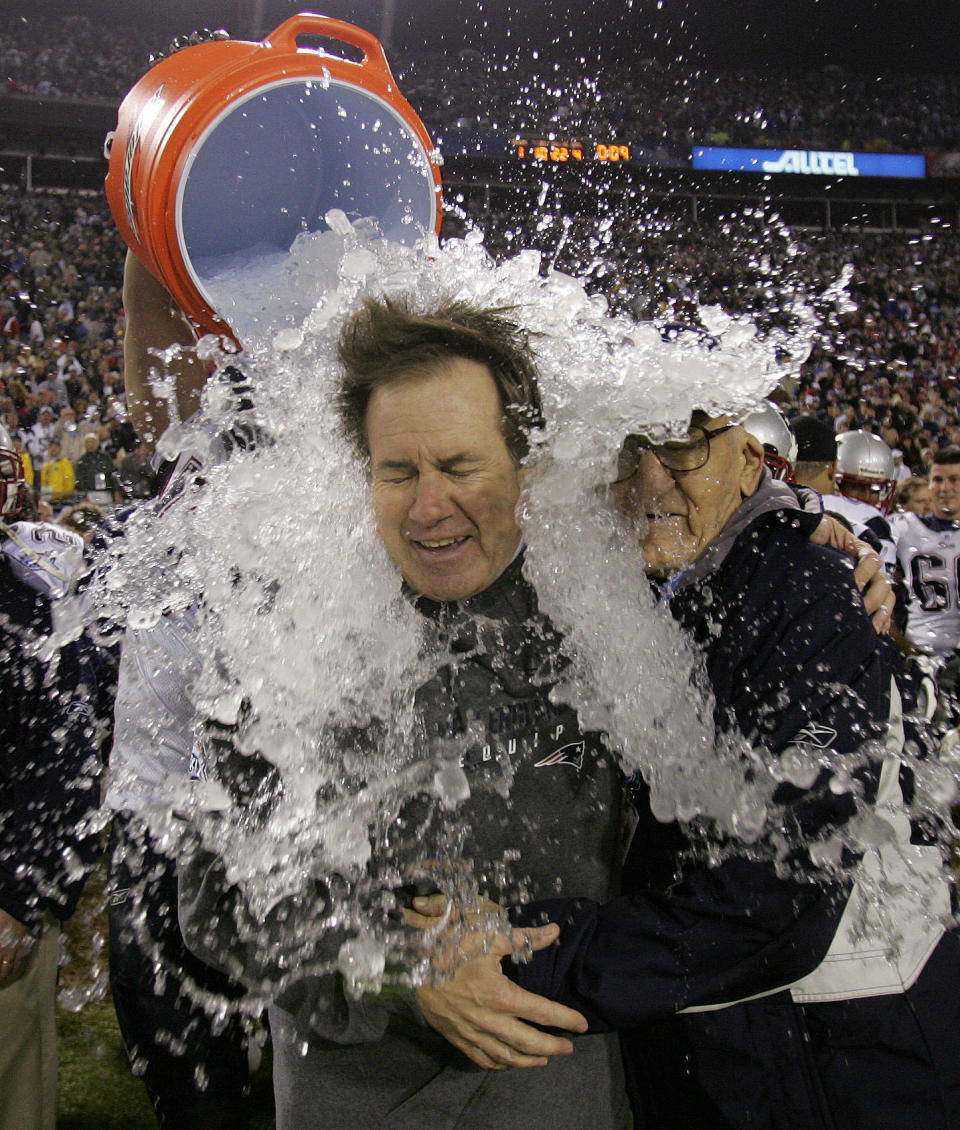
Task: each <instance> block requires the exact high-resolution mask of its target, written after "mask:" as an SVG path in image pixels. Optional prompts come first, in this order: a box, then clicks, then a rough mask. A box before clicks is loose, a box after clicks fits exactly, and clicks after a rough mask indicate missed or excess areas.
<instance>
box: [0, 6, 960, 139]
mask: <svg viewBox="0 0 960 1130" xmlns="http://www.w3.org/2000/svg"><path fill="white" fill-rule="evenodd" d="M169 46H170V37H169V36H164V35H163V34H162V33H157V32H154V33H151V34H147V33H145V32H144V31H143V30H142V28H141V27H138V25H137V23H136V22H131V23H130V24H128V25H123V24H122V23H120V24H118V25H117V26H116V27H114V28H113V31H112V34H111V35H110V36H109V37H107V36H104V35H103V33H102V29H101V28H99V27H98V26H97V25H96V23H95V22H94V21H93V20H91V19H89V18H88V17H86V16H79V15H77V16H71V17H69V18H67V19H66V20H55V19H52V18H49V17H44V16H42V15H37V16H32V17H31V18H30V19H29V20H25V19H23V18H21V17H15V16H11V15H7V16H0V80H2V81H3V82H4V83H5V85H6V89H7V91H8V92H9V93H12V94H23V95H36V94H42V95H45V96H51V97H57V96H63V97H79V98H113V99H118V100H119V99H120V98H122V97H123V95H124V94H125V93H126V92H127V90H129V89H130V87H131V86H132V85H133V83H134V82H135V81H136V80H137V79H138V78H139V77H140V75H141V74H143V72H144V71H145V70H146V69H147V66H148V63H149V59H150V57H151V56H152V55H153V56H155V55H158V54H163V53H165V52H166V51H167V50H168V49H169ZM391 56H392V59H393V62H394V64H395V70H396V72H397V77H398V80H399V82H400V86H401V89H402V90H403V92H404V94H405V96H406V97H407V98H408V99H409V101H410V102H411V103H412V105H413V106H414V108H415V109H416V111H417V113H418V114H419V115H420V116H421V117H422V119H423V121H424V123H425V125H426V126H427V129H428V130H429V131H430V132H431V134H436V135H438V136H441V137H442V136H443V134H444V133H445V132H446V131H448V130H449V129H450V128H451V127H457V128H460V129H470V130H479V131H494V132H500V133H502V134H503V135H504V138H505V140H507V141H508V140H509V139H510V138H511V137H512V136H514V135H516V134H521V135H523V134H525V133H528V132H533V133H538V132H543V131H551V130H553V131H560V132H566V133H568V134H570V135H572V136H580V135H584V134H586V135H589V136H598V137H608V138H611V139H613V138H616V139H618V140H621V141H628V142H630V143H631V144H633V145H635V146H640V147H646V148H649V149H651V150H653V151H655V152H656V151H660V152H661V153H662V155H664V156H666V155H669V154H671V153H674V154H676V153H682V152H683V149H684V147H689V146H690V145H692V144H713V145H746V146H763V147H770V148H808V149H815V148H827V149H841V148H849V149H854V148H855V149H858V150H868V151H870V150H873V151H892V152H901V151H905V150H906V151H917V150H952V149H955V148H956V146H957V136H958V119H957V111H956V109H955V107H956V106H957V105H960V79H958V78H957V76H955V75H913V74H902V75H895V74H894V75H891V74H885V75H883V76H882V78H881V77H879V76H876V75H867V74H855V73H852V72H847V71H844V70H841V69H840V68H838V67H826V68H824V69H822V70H819V71H816V72H796V73H786V74H785V73H784V70H783V69H782V68H778V69H777V71H776V73H766V72H763V71H739V70H738V71H736V72H733V71H719V70H711V69H703V68H692V67H690V66H689V65H685V64H683V63H681V62H674V61H663V60H660V59H657V58H652V57H651V58H649V59H645V60H641V61H640V63H639V65H638V64H636V63H635V62H634V61H632V60H631V62H630V63H629V65H626V64H619V65H618V64H611V63H609V62H607V61H603V62H602V64H599V65H598V62H599V61H595V60H588V59H585V58H580V59H572V60H570V61H567V62H564V63H563V64H554V63H550V62H547V61H546V60H544V59H540V58H536V57H533V56H519V55H518V56H516V57H510V58H509V59H487V58H485V57H483V56H482V55H481V54H480V53H479V52H477V51H472V50H466V51H463V52H460V53H459V54H458V55H456V56H450V55H447V54H444V53H441V52H428V51H423V52H418V53H416V54H412V53H409V52H407V53H405V52H402V51H398V52H391ZM478 90H482V91H483V92H484V94H483V98H482V100H481V101H480V104H479V106H478V99H477V91H478Z"/></svg>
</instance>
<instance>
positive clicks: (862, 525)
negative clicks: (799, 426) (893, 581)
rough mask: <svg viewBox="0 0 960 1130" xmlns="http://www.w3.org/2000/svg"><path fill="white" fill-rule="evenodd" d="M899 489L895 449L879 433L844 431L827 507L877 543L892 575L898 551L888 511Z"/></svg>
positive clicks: (862, 535)
mask: <svg viewBox="0 0 960 1130" xmlns="http://www.w3.org/2000/svg"><path fill="white" fill-rule="evenodd" d="M896 489H897V479H896V472H895V470H894V466H893V453H892V452H891V450H890V448H889V447H887V445H886V444H885V443H884V442H883V440H882V439H880V437H879V436H875V435H871V434H870V432H844V433H843V434H841V435H839V436H838V437H837V473H836V493H835V494H825V495H824V496H823V508H824V510H825V511H826V512H827V513H828V514H839V515H840V516H841V517H842V518H845V519H846V520H847V521H848V522H849V523H850V526H851V528H852V530H853V532H854V533H855V534H856V535H857V537H859V538H864V539H865V540H867V541H870V542H871V544H874V545H876V546H877V550H878V552H879V553H880V556H881V557H882V558H883V564H884V567H885V568H886V570H887V572H888V574H889V575H890V576H893V574H894V572H895V571H896V567H897V552H896V546H895V545H894V541H893V534H892V533H891V530H890V524H889V522H888V521H887V517H886V515H887V514H889V513H890V509H891V507H892V506H893V498H894V495H895V493H896Z"/></svg>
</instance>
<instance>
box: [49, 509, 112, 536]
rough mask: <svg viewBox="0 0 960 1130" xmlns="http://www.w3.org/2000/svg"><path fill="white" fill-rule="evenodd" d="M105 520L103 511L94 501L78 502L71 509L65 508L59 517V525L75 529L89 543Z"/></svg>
mask: <svg viewBox="0 0 960 1130" xmlns="http://www.w3.org/2000/svg"><path fill="white" fill-rule="evenodd" d="M104 521H105V516H104V513H103V511H102V510H101V509H100V507H99V506H97V504H96V503H94V502H78V503H77V505H76V506H71V507H70V509H69V510H65V511H64V512H63V513H62V514H61V515H60V517H59V518H58V519H57V522H58V524H59V525H61V526H64V527H65V528H66V529H68V530H73V532H74V533H75V534H79V535H80V537H82V538H83V540H84V541H85V542H87V543H89V542H91V541H92V540H93V538H94V535H95V534H96V532H97V530H99V529H100V527H101V526H102V525H103V524H104Z"/></svg>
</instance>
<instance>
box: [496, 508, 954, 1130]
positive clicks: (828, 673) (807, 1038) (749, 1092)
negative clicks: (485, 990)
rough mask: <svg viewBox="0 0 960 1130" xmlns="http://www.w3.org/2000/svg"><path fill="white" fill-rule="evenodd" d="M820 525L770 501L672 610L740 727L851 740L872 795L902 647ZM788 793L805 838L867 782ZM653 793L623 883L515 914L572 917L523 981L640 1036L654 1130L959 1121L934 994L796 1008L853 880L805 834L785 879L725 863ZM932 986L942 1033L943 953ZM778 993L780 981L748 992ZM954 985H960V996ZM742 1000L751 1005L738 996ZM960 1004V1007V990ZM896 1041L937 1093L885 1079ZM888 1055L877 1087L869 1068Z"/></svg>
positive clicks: (899, 1056)
mask: <svg viewBox="0 0 960 1130" xmlns="http://www.w3.org/2000/svg"><path fill="white" fill-rule="evenodd" d="M804 522H805V520H804V519H802V518H801V517H799V516H798V515H796V513H795V512H791V511H789V510H785V511H783V512H767V513H763V514H761V515H760V516H759V517H757V518H756V520H755V521H753V522H752V524H750V525H748V526H747V527H746V528H745V529H744V530H742V531H740V532H739V534H738V536H736V538H735V540H733V541H732V544H728V545H727V546H726V547H725V552H726V556H725V557H724V558H723V559H722V561H721V563H720V564H719V565H718V566H716V567H715V568H711V567H710V564H709V562H708V563H707V567H706V568H703V567H701V568H700V569H699V571H698V570H696V567H695V569H694V570H693V571H692V573H693V575H692V576H691V577H690V578H689V580H688V583H687V584H685V585H681V586H680V588H679V590H678V591H677V593H676V595H675V596H674V597H673V599H672V601H671V610H672V612H673V614H674V616H675V617H676V619H677V620H678V621H679V622H680V623H681V624H682V625H683V626H684V627H685V628H686V629H687V630H688V631H689V632H690V633H691V634H692V635H693V636H694V637H695V638H696V639H697V640H698V642H699V643H700V644H701V646H702V648H703V653H704V656H705V661H706V673H707V676H708V679H709V683H710V686H711V687H712V689H713V692H714V695H715V700H716V708H715V719H716V722H717V725H718V728H719V729H721V730H723V729H727V728H729V727H731V726H737V727H738V728H739V729H740V730H741V731H742V732H743V733H744V734H745V735H746V736H747V737H748V738H749V739H750V740H751V742H752V743H753V744H755V745H757V744H762V745H763V746H765V747H766V748H767V749H768V750H770V751H771V752H772V753H774V754H777V753H778V752H780V751H782V750H784V749H785V748H786V747H787V746H788V745H791V744H793V743H795V742H797V740H798V739H800V740H806V741H807V742H809V743H810V744H812V745H814V746H815V745H818V744H819V745H822V746H825V747H829V748H830V749H831V750H832V751H834V752H837V753H840V754H845V753H849V754H850V755H851V765H852V767H853V769H854V774H855V776H856V778H857V780H858V785H859V788H860V789H861V790H862V792H863V795H864V797H865V799H867V800H868V801H869V800H870V799H871V797H872V795H873V794H874V791H875V788H876V781H877V769H878V764H879V763H878V762H875V761H874V760H873V759H868V760H867V761H866V762H864V759H863V756H862V754H860V755H858V754H857V753H856V752H855V751H857V749H858V747H859V746H860V745H861V744H862V743H863V742H864V741H865V740H866V739H869V738H876V737H878V736H879V735H880V734H882V733H883V730H884V727H885V724H886V721H887V717H888V710H889V691H890V677H891V666H890V660H889V657H888V655H887V652H886V649H883V648H882V647H881V646H880V645H879V642H878V638H877V636H876V635H875V633H874V632H873V629H872V627H871V626H870V624H869V621H868V619H867V617H866V614H865V612H864V611H863V607H862V603H861V601H860V599H859V596H858V594H857V593H856V589H855V587H854V585H853V581H852V576H851V572H852V570H851V567H850V564H849V562H847V561H844V560H843V559H842V558H841V557H840V555H838V554H836V553H835V552H834V551H831V550H829V549H824V548H821V547H817V546H814V545H812V544H811V543H809V542H808V540H807V537H806V532H805V530H804V529H803V528H801V527H803V526H804ZM699 564H701V563H698V565H699ZM775 799H776V800H777V801H779V802H781V803H782V804H783V806H784V807H783V809H782V818H783V822H784V824H783V826H784V827H785V828H786V829H787V830H788V831H791V830H795V831H799V832H800V833H802V835H810V834H811V833H812V834H818V835H822V834H824V833H827V832H829V830H830V829H831V828H834V827H838V826H840V825H842V824H843V822H844V821H845V820H847V819H848V818H849V817H850V816H852V815H853V812H854V802H853V800H852V798H851V796H850V794H849V792H839V793H834V792H832V791H831V789H830V788H829V775H828V774H827V773H826V772H821V774H820V777H819V779H818V780H817V781H816V783H815V784H814V786H813V787H812V788H811V789H809V790H806V791H801V790H800V789H797V788H795V787H794V786H788V785H781V786H780V789H779V792H778V795H777V796H776V798H775ZM637 804H638V815H639V825H638V828H637V831H636V833H635V835H634V838H633V841H632V843H631V847H630V851H629V854H628V858H627V860H626V864H625V867H624V875H623V892H624V893H623V895H622V896H621V897H619V898H617V899H614V900H612V901H610V902H607V903H604V904H600V903H597V902H592V901H589V900H551V901H544V902H538V903H532V904H528V905H527V906H525V907H522V908H517V909H515V910H514V911H513V912H512V914H511V916H512V918H513V920H514V921H515V922H516V923H517V924H536V923H538V922H542V921H544V919H549V920H550V921H554V922H558V923H560V925H561V927H562V933H561V936H560V940H559V943H558V944H557V945H556V946H554V947H551V948H549V949H547V950H542V951H540V952H539V953H536V954H534V955H533V958H532V960H531V961H530V962H529V963H528V964H524V965H519V966H517V968H516V978H517V980H518V982H519V984H520V985H521V986H522V987H523V988H525V989H528V990H530V991H532V992H535V993H538V994H540V995H543V996H546V997H550V998H552V999H554V1000H558V1001H560V1002H562V1003H563V1004H566V1005H569V1006H570V1007H572V1008H575V1009H577V1010H579V1011H580V1012H582V1013H583V1014H584V1015H585V1016H586V1017H587V1019H588V1021H589V1022H590V1026H591V1029H592V1030H605V1029H606V1028H609V1027H612V1028H616V1029H619V1030H621V1032H623V1033H624V1037H623V1047H624V1056H625V1065H626V1068H627V1076H628V1083H629V1086H630V1091H631V1102H632V1105H633V1108H634V1118H635V1125H636V1127H637V1130H640V1128H642V1127H671V1128H673V1127H676V1128H677V1130H679V1128H680V1127H683V1128H684V1130H689V1128H690V1127H696V1128H697V1130H710V1128H712V1127H718V1128H719V1127H741V1126H742V1127H744V1128H746V1127H750V1128H751V1130H758V1128H764V1127H769V1128H770V1130H773V1128H778V1130H779V1128H780V1127H784V1128H786V1127H789V1128H790V1130H794V1128H796V1130H823V1128H827V1127H837V1128H842V1130H854V1128H856V1130H861V1128H862V1130H868V1128H869V1130H877V1128H878V1127H891V1128H892V1127H897V1128H900V1127H902V1128H903V1130H907V1127H912V1126H916V1125H923V1126H925V1127H928V1126H929V1127H942V1128H943V1130H947V1127H949V1126H958V1125H960V1116H957V1117H956V1120H955V1121H951V1119H953V1118H954V1116H955V1115H956V1112H957V1110H958V1106H957V1102H958V1099H960V1095H958V1094H957V1090H958V1087H957V1081H958V1079H960V1074H958V1069H957V1067H956V1066H954V1067H952V1068H951V1069H950V1071H952V1075H951V1076H949V1077H948V1082H947V1086H948V1087H950V1088H952V1089H953V1097H952V1098H948V1099H944V1098H943V1097H942V1095H941V1094H940V1093H939V1091H938V1086H939V1084H938V1083H937V1082H936V1081H935V1080H936V1079H937V1078H938V1071H940V1068H938V1067H935V1066H934V1064H933V1062H932V1060H931V1056H930V1055H929V1052H928V1050H924V1049H929V1043H930V1036H929V1034H928V1035H923V1034H921V1028H922V1027H923V1026H922V1025H920V1024H919V1023H918V1022H917V1021H914V1020H909V1021H905V1020H904V1019H903V1017H902V1016H900V1012H901V1011H902V1012H903V1014H904V1015H905V1016H909V1015H911V1012H912V1014H913V1015H917V1014H918V1012H917V1007H916V1000H910V1001H906V1000H904V997H903V996H902V995H901V996H891V997H881V998H870V999H868V1000H861V1001H854V1002H850V1001H845V1000H844V1001H839V1002H833V1003H830V1004H818V1005H813V1006H811V1005H803V1006H798V1005H796V1004H795V1003H794V1002H793V1001H792V999H791V997H790V994H789V991H786V990H783V989H782V987H783V986H788V985H790V984H791V983H792V982H795V981H797V980H799V979H800V978H802V977H804V976H806V975H807V974H808V973H810V972H811V971H812V970H813V969H815V968H816V967H817V966H818V965H819V963H820V962H821V960H822V958H823V957H824V955H825V954H826V952H827V950H828V948H829V947H830V943H831V941H832V939H833V937H834V934H835V933H836V930H837V926H838V923H839V919H840V915H841V913H842V911H843V907H844V904H845V900H846V896H847V894H848V892H849V889H850V882H849V880H845V879H844V878H843V877H842V874H838V873H836V872H834V873H833V874H823V875H820V874H818V873H817V871H816V869H815V868H814V866H813V864H812V863H811V862H810V860H809V858H807V857H805V856H804V854H803V852H802V850H799V849H798V852H797V853H796V855H795V858H794V860H793V862H794V865H795V867H797V868H799V869H800V870H801V871H804V870H805V871H806V873H807V874H806V875H804V874H797V872H796V870H795V871H794V872H793V877H787V876H784V875H783V874H781V873H779V872H778V870H777V869H776V868H775V866H774V865H773V863H772V862H764V861H762V860H758V859H756V858H750V857H749V856H748V855H747V854H746V853H739V854H737V853H734V854H733V855H732V856H731V857H729V858H726V860H725V861H724V862H722V863H721V864H719V865H717V864H712V865H711V864H708V863H706V862H704V861H703V859H702V857H701V856H698V855H697V853H696V851H694V852H693V853H691V850H690V849H691V848H692V847H695V845H694V844H693V843H692V841H691V837H690V835H688V830H687V829H685V828H683V827H681V826H680V825H678V824H660V823H658V822H657V821H656V820H655V819H654V818H653V816H652V814H651V812H650V808H649V805H648V804H647V803H646V793H645V791H643V790H641V791H640V793H639V795H638V797H637ZM801 838H802V836H801V837H798V842H799V840H800V839H801ZM850 862H851V863H852V862H853V860H852V859H851V861H850ZM807 879H811V880H813V881H807ZM944 962H946V968H949V969H951V970H954V971H955V972H956V971H960V951H958V949H957V946H956V939H955V938H954V937H953V936H952V935H948V936H947V938H946V939H944V942H943V943H942V944H941V949H940V950H938V951H937V961H931V962H930V963H929V964H930V967H931V969H936V970H942V968H943V967H944ZM937 975H939V974H937ZM925 978H926V980H925ZM778 988H781V991H779V992H777V991H776V990H777V989H778ZM924 993H926V994H927V997H926V999H927V1001H928V1005H929V1006H930V1007H929V1008H928V1012H929V1013H930V1016H931V1017H932V1019H930V1023H929V1024H927V1026H926V1029H925V1030H926V1031H927V1032H928V1033H929V1032H930V1031H932V1030H933V1029H934V1028H937V1029H939V1028H942V1027H947V1028H949V1025H943V1024H942V1022H941V1018H940V1017H938V1016H936V1015H934V1014H935V1013H936V1011H937V1008H938V1007H939V1005H938V1004H937V1003H936V994H935V993H933V994H931V993H930V985H929V977H928V975H927V971H926V970H925V972H924V974H922V975H921V980H920V982H919V983H918V985H917V986H916V988H915V990H914V991H913V995H914V998H918V997H919V996H922V995H923V994H924ZM760 994H770V995H766V996H763V997H761V998H760V999H757V1000H753V1001H746V998H750V997H757V996H758V995H760ZM956 997H957V993H956V991H955V989H953V990H951V994H950V998H949V999H950V1000H955V999H956ZM737 1001H740V1002H744V1001H746V1003H739V1004H730V1002H737ZM724 1004H727V1005H728V1007H725V1008H724V1007H721V1008H718V1009H715V1010H713V1011H700V1012H694V1013H687V1014H684V1015H678V1013H680V1011H681V1010H682V1009H685V1008H689V1007H690V1006H704V1005H713V1006H717V1005H720V1006H722V1005H724ZM931 1008H932V1012H931ZM950 1011H951V1014H952V1016H953V1017H955V1018H956V1020H958V1021H960V1010H958V1008H957V1007H956V1006H955V1005H951V1006H950ZM820 1017H827V1018H829V1023H826V1022H824V1023H821V1022H820V1021H819V1020H818V1019H817V1018H820ZM892 1017H893V1018H894V1019H891V1018H892ZM818 1024H819V1027H818ZM953 1027H954V1028H956V1027H960V1024H957V1023H954V1025H953ZM811 1031H812V1034H811ZM880 1031H882V1032H883V1035H882V1036H878V1035H877V1033H878V1032H880ZM951 1039H953V1040H954V1041H955V1037H951ZM941 1042H942V1038H941ZM852 1047H853V1048H856V1049H858V1054H851V1051H850V1049H851V1048H852ZM873 1052H876V1054H875V1055H873V1054H872V1053H873ZM949 1054H950V1053H949V1051H947V1052H946V1054H945V1057H944V1058H945V1059H949ZM858 1055H859V1058H858ZM885 1056H889V1057H891V1058H890V1059H889V1060H888V1064H889V1065H890V1066H895V1067H896V1069H897V1070H898V1071H903V1070H904V1069H905V1068H906V1069H908V1070H909V1071H910V1072H912V1075H911V1076H910V1078H909V1081H907V1082H905V1084H904V1086H905V1087H906V1090H907V1091H908V1092H910V1093H914V1092H916V1091H917V1088H918V1087H919V1090H920V1093H921V1094H923V1095H925V1096H926V1097H925V1098H923V1099H922V1100H921V1101H920V1102H919V1105H917V1103H906V1104H901V1105H899V1106H898V1105H897V1102H896V1101H894V1100H892V1099H891V1097H890V1095H889V1093H887V1092H886V1091H885V1087H884V1083H886V1082H887V1079H886V1076H885V1072H886V1068H885V1066H884V1057H885ZM818 1057H819V1058H818ZM956 1062H957V1061H956V1060H955V1061H954V1063H956ZM838 1065H839V1066H838ZM872 1071H875V1072H876V1075H877V1076H878V1077H879V1078H880V1079H881V1080H882V1082H881V1083H880V1084H879V1085H877V1086H875V1085H874V1081H873V1080H872V1079H871V1081H870V1082H869V1083H867V1082H865V1081H864V1082H858V1081H857V1078H858V1075H859V1074H862V1073H864V1072H866V1074H867V1075H869V1074H870V1073H871V1072H872ZM940 1075H941V1076H942V1071H940ZM890 1078H893V1076H890ZM872 1094H876V1096H877V1101H876V1102H873V1100H872V1099H871V1098H870V1095H872ZM864 1101H865V1102H866V1106H864V1105H863V1103H864ZM844 1103H847V1104H848V1105H847V1106H846V1107H845V1106H844ZM924 1104H928V1105H924ZM951 1104H953V1105H951ZM881 1109H883V1110H887V1109H888V1110H889V1112H890V1113H889V1114H880V1113H878V1111H879V1110H881ZM948 1111H949V1112H950V1113H945V1112H948ZM918 1117H919V1119H920V1121H916V1119H917V1118H918Z"/></svg>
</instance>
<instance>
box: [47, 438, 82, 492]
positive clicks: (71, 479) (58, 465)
mask: <svg viewBox="0 0 960 1130" xmlns="http://www.w3.org/2000/svg"><path fill="white" fill-rule="evenodd" d="M76 485H77V477H76V474H75V472H74V469H73V464H72V463H71V462H70V460H69V459H67V457H66V456H65V455H63V454H62V452H61V450H60V441H59V440H58V439H51V440H50V444H49V446H48V448H47V459H46V461H45V462H44V463H43V464H42V465H41V467H40V494H41V496H42V497H43V498H46V499H49V500H50V502H52V503H57V502H60V503H62V502H64V501H65V500H67V499H69V498H71V497H72V496H73V492H74V489H75V487H76Z"/></svg>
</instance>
